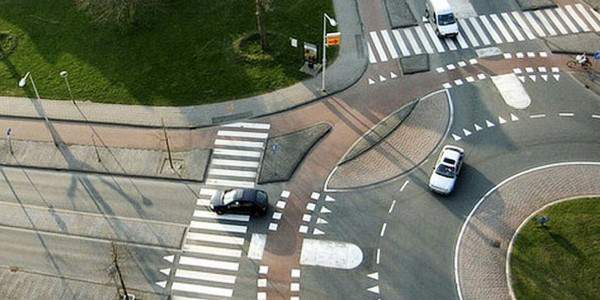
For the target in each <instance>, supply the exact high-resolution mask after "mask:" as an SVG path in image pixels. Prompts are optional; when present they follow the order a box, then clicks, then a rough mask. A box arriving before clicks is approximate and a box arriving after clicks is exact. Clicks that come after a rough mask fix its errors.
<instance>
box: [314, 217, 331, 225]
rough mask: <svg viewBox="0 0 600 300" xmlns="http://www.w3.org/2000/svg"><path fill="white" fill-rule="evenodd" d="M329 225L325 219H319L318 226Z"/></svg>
mask: <svg viewBox="0 0 600 300" xmlns="http://www.w3.org/2000/svg"><path fill="white" fill-rule="evenodd" d="M327 223H329V222H327V220H325V219H322V218H318V219H317V224H327Z"/></svg>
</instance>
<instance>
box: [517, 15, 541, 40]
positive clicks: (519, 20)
mask: <svg viewBox="0 0 600 300" xmlns="http://www.w3.org/2000/svg"><path fill="white" fill-rule="evenodd" d="M512 15H513V17H514V18H515V20H517V23H519V26H521V29H523V31H524V32H525V35H526V36H527V38H528V39H530V40H534V39H536V37H535V35H533V32H531V29H529V26H527V23H526V22H525V20H523V18H522V17H521V15H520V14H519V12H516V11H513V12H512Z"/></svg>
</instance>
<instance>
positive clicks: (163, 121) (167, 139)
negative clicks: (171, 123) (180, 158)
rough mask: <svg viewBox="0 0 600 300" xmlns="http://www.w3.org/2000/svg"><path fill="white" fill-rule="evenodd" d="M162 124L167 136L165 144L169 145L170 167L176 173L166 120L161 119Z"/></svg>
mask: <svg viewBox="0 0 600 300" xmlns="http://www.w3.org/2000/svg"><path fill="white" fill-rule="evenodd" d="M160 122H161V123H162V128H163V133H164V135H165V143H166V144H167V154H168V155H169V165H170V166H171V170H173V171H175V167H174V166H173V157H172V156H171V146H169V136H168V135H167V128H166V127H165V119H163V118H160Z"/></svg>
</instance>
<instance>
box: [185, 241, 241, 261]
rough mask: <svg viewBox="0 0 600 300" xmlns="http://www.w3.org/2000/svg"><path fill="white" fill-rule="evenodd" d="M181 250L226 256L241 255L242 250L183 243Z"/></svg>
mask: <svg viewBox="0 0 600 300" xmlns="http://www.w3.org/2000/svg"><path fill="white" fill-rule="evenodd" d="M183 251H185V252H191V253H200V254H209V255H215V256H226V257H238V258H239V257H242V250H238V249H229V248H217V247H208V246H200V245H191V244H184V245H183Z"/></svg>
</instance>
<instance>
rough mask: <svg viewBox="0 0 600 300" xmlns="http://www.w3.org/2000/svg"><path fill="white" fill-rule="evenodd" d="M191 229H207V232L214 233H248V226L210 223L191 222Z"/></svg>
mask: <svg viewBox="0 0 600 300" xmlns="http://www.w3.org/2000/svg"><path fill="white" fill-rule="evenodd" d="M190 228H195V229H206V230H214V231H224V232H235V233H246V226H241V225H230V224H222V223H208V222H199V221H191V222H190Z"/></svg>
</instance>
